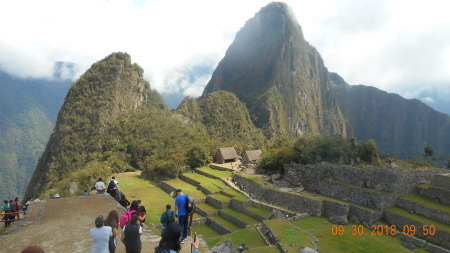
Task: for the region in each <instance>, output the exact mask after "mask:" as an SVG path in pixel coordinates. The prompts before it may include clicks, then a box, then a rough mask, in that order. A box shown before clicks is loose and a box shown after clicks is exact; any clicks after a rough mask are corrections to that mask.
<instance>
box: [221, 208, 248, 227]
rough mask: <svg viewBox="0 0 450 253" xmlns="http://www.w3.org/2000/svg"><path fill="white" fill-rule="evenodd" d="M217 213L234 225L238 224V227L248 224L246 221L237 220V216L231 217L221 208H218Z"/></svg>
mask: <svg viewBox="0 0 450 253" xmlns="http://www.w3.org/2000/svg"><path fill="white" fill-rule="evenodd" d="M219 215H220V216H222V217H223V218H224V219H225V220H227V221H229V222H231V223H233V224H234V225H236V226H238V227H240V228H242V229H243V228H246V227H247V225H248V224H247V223H245V222H243V221H241V220H239V219H238V218H235V217H233V216H231V215H229V214H227V213H225V212H223V211H222V210H219Z"/></svg>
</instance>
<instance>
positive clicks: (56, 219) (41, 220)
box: [0, 195, 210, 253]
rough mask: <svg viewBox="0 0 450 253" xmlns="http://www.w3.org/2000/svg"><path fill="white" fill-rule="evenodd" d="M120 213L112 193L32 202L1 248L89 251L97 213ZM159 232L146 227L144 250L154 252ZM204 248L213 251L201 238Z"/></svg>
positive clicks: (48, 252) (185, 251)
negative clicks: (34, 246) (111, 195)
mask: <svg viewBox="0 0 450 253" xmlns="http://www.w3.org/2000/svg"><path fill="white" fill-rule="evenodd" d="M113 209H115V210H117V211H118V212H119V214H121V213H122V212H123V208H122V207H121V206H120V205H119V204H118V203H117V202H116V201H115V200H114V199H112V198H111V197H110V196H109V195H91V196H86V197H70V198H62V199H51V200H43V201H40V202H33V203H32V204H31V205H30V206H29V209H28V211H27V214H26V215H25V218H24V220H23V221H20V222H16V223H15V224H13V225H12V226H11V228H10V229H8V231H7V232H5V234H4V235H2V236H1V237H0V249H1V251H2V252H20V251H21V250H22V249H24V248H25V247H27V246H30V245H36V246H39V247H41V248H43V249H44V250H45V252H46V253H52V252H53V253H61V252H73V253H75V252H80V253H81V252H83V253H85V252H90V251H91V245H92V240H91V236H90V234H89V230H90V229H91V228H93V227H94V226H95V225H94V220H95V218H96V217H97V216H98V215H100V214H101V215H103V216H104V217H105V218H106V216H107V215H108V213H109V212H110V211H111V210H113ZM121 233H122V230H120V229H119V235H118V236H117V244H118V245H117V249H116V252H117V253H125V246H124V245H123V243H122V242H120V236H121ZM160 239H161V238H160V237H159V235H156V234H154V233H153V231H151V230H149V229H143V234H142V236H141V241H142V252H153V250H154V248H155V247H156V246H157V245H158V243H159V241H160ZM190 242H191V241H190V238H188V240H187V243H185V244H183V250H182V251H181V252H182V253H188V252H190ZM200 244H201V245H203V247H201V252H210V251H209V249H208V248H204V247H206V246H205V245H206V244H205V242H204V240H202V238H200Z"/></svg>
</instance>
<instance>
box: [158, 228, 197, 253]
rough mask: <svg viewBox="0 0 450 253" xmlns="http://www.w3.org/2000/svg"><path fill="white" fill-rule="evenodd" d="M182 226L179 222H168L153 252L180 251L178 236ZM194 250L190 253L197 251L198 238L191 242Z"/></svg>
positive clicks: (174, 252)
mask: <svg viewBox="0 0 450 253" xmlns="http://www.w3.org/2000/svg"><path fill="white" fill-rule="evenodd" d="M181 232H182V228H181V226H180V225H179V224H176V223H170V224H169V225H167V227H166V232H165V233H164V234H163V236H162V238H161V241H159V245H158V247H157V248H156V249H155V252H158V253H169V252H170V253H177V252H180V251H181V244H180V237H181ZM192 246H193V248H194V251H193V252H192V253H199V251H198V240H196V241H195V242H193V243H192Z"/></svg>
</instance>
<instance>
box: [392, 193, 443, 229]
mask: <svg viewBox="0 0 450 253" xmlns="http://www.w3.org/2000/svg"><path fill="white" fill-rule="evenodd" d="M397 206H400V207H403V208H405V209H407V210H409V211H413V212H414V213H415V214H419V215H422V216H425V217H428V218H431V219H433V220H437V221H440V222H443V223H447V224H450V214H449V213H446V212H442V211H439V210H434V209H431V208H428V207H425V206H422V205H419V204H417V203H415V202H414V201H410V200H406V199H402V198H398V199H397ZM430 225H431V224H430Z"/></svg>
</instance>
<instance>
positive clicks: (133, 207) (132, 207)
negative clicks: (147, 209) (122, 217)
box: [130, 200, 145, 223]
mask: <svg viewBox="0 0 450 253" xmlns="http://www.w3.org/2000/svg"><path fill="white" fill-rule="evenodd" d="M130 210H132V211H136V212H137V213H138V214H139V223H140V222H142V221H143V220H145V214H144V215H143V216H142V215H141V214H140V213H139V202H138V201H137V200H133V202H131V205H130Z"/></svg>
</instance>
